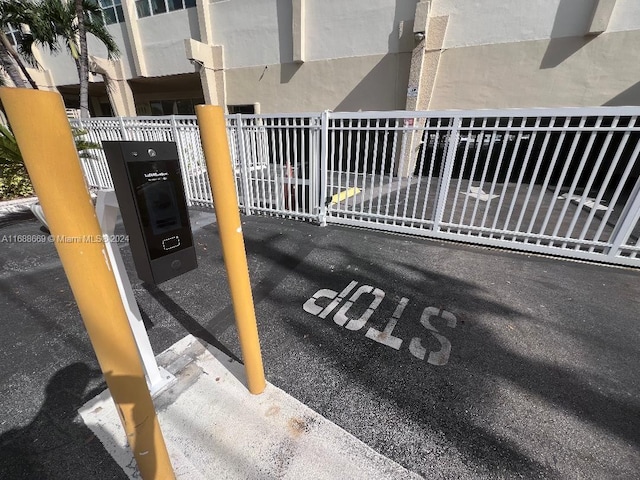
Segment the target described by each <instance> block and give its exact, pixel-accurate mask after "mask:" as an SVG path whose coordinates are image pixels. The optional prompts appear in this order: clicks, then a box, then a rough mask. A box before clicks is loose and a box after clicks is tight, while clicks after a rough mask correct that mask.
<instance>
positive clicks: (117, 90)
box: [89, 56, 136, 117]
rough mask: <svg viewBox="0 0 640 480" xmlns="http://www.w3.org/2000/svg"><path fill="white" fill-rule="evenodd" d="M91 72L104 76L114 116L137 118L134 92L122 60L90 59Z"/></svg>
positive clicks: (92, 57)
mask: <svg viewBox="0 0 640 480" xmlns="http://www.w3.org/2000/svg"><path fill="white" fill-rule="evenodd" d="M89 70H91V71H92V72H93V73H97V74H99V75H102V78H104V83H105V86H106V87H107V95H108V96H109V102H110V103H111V109H112V110H113V113H114V115H116V116H118V117H135V116H136V105H135V102H134V99H133V92H132V91H131V87H130V86H129V83H128V82H127V78H126V76H125V71H124V65H123V63H122V60H115V61H114V60H108V59H106V58H100V57H94V56H90V57H89Z"/></svg>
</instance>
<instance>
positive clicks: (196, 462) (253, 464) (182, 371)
mask: <svg viewBox="0 0 640 480" xmlns="http://www.w3.org/2000/svg"><path fill="white" fill-rule="evenodd" d="M158 363H159V364H160V365H161V366H163V367H164V368H166V369H167V371H169V372H171V373H173V374H174V375H176V382H175V383H174V384H172V385H171V386H169V387H168V388H167V389H166V390H164V391H163V392H162V393H160V394H159V395H158V396H157V397H155V399H154V402H155V405H156V409H157V411H158V418H159V422H160V426H161V428H162V432H163V434H164V438H165V442H166V444H167V450H168V451H169V455H170V458H171V462H172V464H173V468H174V471H175V473H176V476H177V478H178V479H183V480H200V479H212V480H213V479H237V480H244V479H249V478H250V479H270V478H281V479H302V478H314V479H326V480H335V479H340V478H344V479H362V480H369V479H378V478H379V479H382V478H384V479H390V480H391V479H418V478H422V477H419V476H418V475H415V474H413V473H411V472H409V471H408V470H406V469H405V468H403V467H401V466H400V465H398V464H397V463H395V462H393V461H391V460H389V459H387V458H385V457H384V456H382V455H380V454H379V453H377V452H375V451H374V450H373V449H371V448H370V447H368V446H367V445H365V444H364V443H362V442H361V441H360V440H358V439H357V438H356V437H354V436H353V435H350V434H349V433H347V432H346V431H344V430H343V429H341V428H340V427H338V426H337V425H335V424H334V423H332V422H330V421H328V420H327V419H325V418H324V417H322V416H321V415H319V414H317V413H316V412H314V411H313V410H311V409H310V408H308V407H306V406H305V405H303V404H302V403H300V402H299V401H297V400H296V399H294V398H293V397H291V396H290V395H288V394H286V393H285V392H283V391H282V390H280V389H279V388H277V387H275V386H273V385H271V384H267V388H266V389H265V391H264V393H262V394H261V395H256V396H254V395H251V394H250V393H249V392H248V390H247V389H246V387H245V385H244V382H243V380H244V367H243V366H242V365H241V364H239V363H237V362H236V361H234V360H233V359H231V358H229V357H227V356H226V355H225V354H223V353H222V352H220V351H219V350H217V349H215V348H213V347H210V346H206V344H204V343H203V342H202V341H199V340H197V339H196V338H194V337H193V336H191V335H188V336H187V337H185V338H184V339H183V340H181V341H179V342H177V343H176V344H175V345H173V346H172V347H171V348H169V349H168V350H166V351H165V352H163V353H162V354H161V355H159V356H158ZM80 415H81V416H82V419H83V420H84V422H85V424H86V425H87V426H88V427H89V428H90V429H91V430H92V431H93V432H94V434H95V435H96V436H97V437H98V438H99V439H100V441H101V442H102V443H103V445H104V447H105V448H106V450H107V451H108V452H109V453H110V454H111V455H113V457H114V458H115V460H116V461H117V463H118V464H119V465H120V466H121V467H122V469H123V470H124V472H125V473H126V474H127V475H128V476H129V478H132V479H134V478H139V472H138V470H137V468H136V463H135V460H134V458H133V455H132V453H131V450H130V449H129V448H128V447H127V445H126V441H125V433H124V430H123V428H122V424H121V423H120V419H119V417H118V414H117V411H116V408H115V405H114V403H113V401H112V400H111V396H110V395H109V392H108V391H105V392H103V393H102V394H100V395H99V396H97V397H96V398H94V399H93V400H91V401H89V402H87V403H86V404H85V405H84V406H83V407H82V408H81V409H80Z"/></svg>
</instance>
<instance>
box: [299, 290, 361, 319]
mask: <svg viewBox="0 0 640 480" xmlns="http://www.w3.org/2000/svg"><path fill="white" fill-rule="evenodd" d="M357 284H358V282H355V281H354V282H351V283H350V284H349V285H348V286H347V288H345V289H344V290H342V291H341V292H340V294H338V292H336V291H335V290H330V289H328V288H322V289H320V290H318V291H317V292H316V293H315V294H314V295H313V297H311V298H310V299H309V300H307V301H306V302H304V305H302V308H303V309H304V311H305V312H309V313H311V314H312V315H318V314H320V318H326V316H327V315H329V314H330V313H331V311H332V310H333V309H334V308H336V307H337V306H338V304H340V302H341V301H342V300H343V299H344V297H346V296H347V295H348V294H349V292H351V290H353V289H354V288H355V286H356V285H357ZM336 297H337V298H336ZM319 298H328V299H331V300H333V301H332V302H331V303H330V304H329V305H327V306H326V307H325V308H324V310H323V308H322V307H321V306H320V305H318V304H317V303H316V301H317V300H318V299H319Z"/></svg>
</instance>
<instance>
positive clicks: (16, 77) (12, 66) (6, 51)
mask: <svg viewBox="0 0 640 480" xmlns="http://www.w3.org/2000/svg"><path fill="white" fill-rule="evenodd" d="M8 47H9V48H8ZM10 47H11V44H10V43H9V39H8V38H7V36H6V35H5V34H4V32H2V31H0V64H1V65H2V68H4V70H5V71H6V72H7V74H8V75H9V78H11V81H12V82H13V83H14V85H15V86H16V87H22V88H26V86H27V84H26V82H25V80H24V78H22V75H20V70H18V67H17V66H16V63H15V61H14V59H13V57H12V56H11V53H10Z"/></svg>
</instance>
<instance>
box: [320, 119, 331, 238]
mask: <svg viewBox="0 0 640 480" xmlns="http://www.w3.org/2000/svg"><path fill="white" fill-rule="evenodd" d="M329 115H330V113H329V111H328V110H325V111H324V112H322V114H321V116H320V192H319V195H318V196H319V198H320V211H319V213H318V220H319V222H320V226H322V227H326V226H327V199H328V198H329V191H328V188H327V173H328V170H329Z"/></svg>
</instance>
